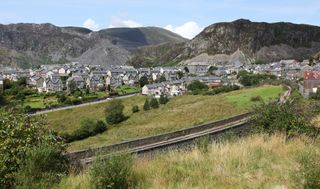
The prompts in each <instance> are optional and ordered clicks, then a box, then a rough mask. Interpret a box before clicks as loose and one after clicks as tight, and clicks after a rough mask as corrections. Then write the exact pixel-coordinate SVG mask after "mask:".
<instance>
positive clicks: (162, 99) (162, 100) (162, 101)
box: [159, 95, 169, 104]
mask: <svg viewBox="0 0 320 189" xmlns="http://www.w3.org/2000/svg"><path fill="white" fill-rule="evenodd" d="M168 102H169V99H168V97H167V96H164V95H160V98H159V103H160V104H167V103H168Z"/></svg>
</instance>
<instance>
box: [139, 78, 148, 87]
mask: <svg viewBox="0 0 320 189" xmlns="http://www.w3.org/2000/svg"><path fill="white" fill-rule="evenodd" d="M147 84H149V80H148V78H147V76H142V77H141V78H140V79H139V85H140V87H143V86H145V85H147Z"/></svg>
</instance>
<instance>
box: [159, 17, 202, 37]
mask: <svg viewBox="0 0 320 189" xmlns="http://www.w3.org/2000/svg"><path fill="white" fill-rule="evenodd" d="M164 28H165V29H167V30H169V31H172V32H174V33H177V34H179V35H181V36H182V37H185V38H188V39H192V38H193V37H194V36H196V35H197V34H198V33H200V32H201V31H202V30H203V28H202V27H200V26H199V25H198V24H197V23H196V22H194V21H189V22H186V23H184V24H183V25H181V26H176V27H174V26H172V25H167V26H166V27H164Z"/></svg>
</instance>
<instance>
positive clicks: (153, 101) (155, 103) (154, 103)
mask: <svg viewBox="0 0 320 189" xmlns="http://www.w3.org/2000/svg"><path fill="white" fill-rule="evenodd" d="M150 106H151V108H153V109H156V108H159V103H158V100H157V99H156V98H152V99H151V101H150Z"/></svg>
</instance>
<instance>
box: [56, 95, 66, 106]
mask: <svg viewBox="0 0 320 189" xmlns="http://www.w3.org/2000/svg"><path fill="white" fill-rule="evenodd" d="M57 99H58V102H59V103H61V104H62V103H65V102H66V101H67V97H66V96H65V95H64V94H63V93H59V94H57Z"/></svg>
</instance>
